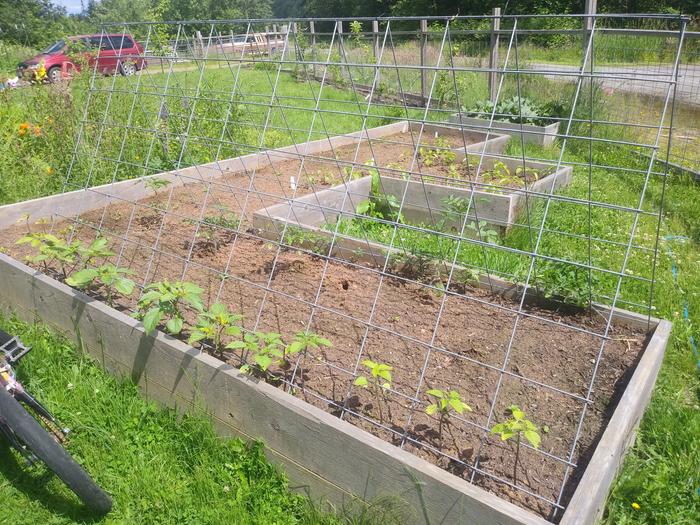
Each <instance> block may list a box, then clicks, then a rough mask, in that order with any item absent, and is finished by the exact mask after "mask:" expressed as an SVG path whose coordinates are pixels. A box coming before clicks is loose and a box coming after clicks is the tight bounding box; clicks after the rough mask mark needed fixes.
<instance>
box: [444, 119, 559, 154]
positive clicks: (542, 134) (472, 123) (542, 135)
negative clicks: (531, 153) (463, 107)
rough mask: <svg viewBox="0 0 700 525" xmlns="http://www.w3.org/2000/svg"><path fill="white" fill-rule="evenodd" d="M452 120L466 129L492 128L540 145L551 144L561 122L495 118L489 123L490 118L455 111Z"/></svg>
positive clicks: (503, 133)
mask: <svg viewBox="0 0 700 525" xmlns="http://www.w3.org/2000/svg"><path fill="white" fill-rule="evenodd" d="M449 120H450V122H451V123H454V124H461V126H462V127H463V128H464V129H476V130H483V131H486V130H488V129H491V132H492V133H498V134H501V135H510V136H511V137H514V138H515V139H516V140H517V141H518V142H520V140H521V137H522V141H523V142H525V143H530V144H539V145H540V146H551V145H552V144H553V143H554V139H556V138H557V133H559V122H553V123H552V124H549V125H547V126H535V125H534V124H516V123H514V122H504V121H501V120H494V121H493V124H492V125H489V123H490V120H489V119H483V118H476V117H468V116H466V115H460V114H459V113H454V114H453V115H450V119H449Z"/></svg>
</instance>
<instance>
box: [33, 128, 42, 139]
mask: <svg viewBox="0 0 700 525" xmlns="http://www.w3.org/2000/svg"><path fill="white" fill-rule="evenodd" d="M39 135H41V126H34V136H36V137H38V136H39Z"/></svg>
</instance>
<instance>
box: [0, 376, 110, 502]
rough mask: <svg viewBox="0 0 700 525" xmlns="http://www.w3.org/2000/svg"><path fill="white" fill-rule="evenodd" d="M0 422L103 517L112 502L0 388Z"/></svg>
mask: <svg viewBox="0 0 700 525" xmlns="http://www.w3.org/2000/svg"><path fill="white" fill-rule="evenodd" d="M0 418H2V419H3V420H4V421H5V424H6V425H7V426H8V427H9V428H11V429H12V431H13V432H14V433H15V435H16V436H17V437H18V438H19V439H20V440H21V441H22V442H23V443H25V444H26V445H27V447H28V448H29V449H30V450H31V451H32V452H33V453H34V455H35V456H36V457H38V458H39V459H41V460H42V461H43V462H44V463H45V464H46V466H47V467H49V468H50V469H51V470H52V471H53V472H54V473H55V474H56V475H57V476H58V477H59V478H61V480H63V482H64V483H65V484H66V485H68V487H69V488H70V489H71V490H72V491H73V492H75V494H76V495H77V496H78V497H79V498H80V499H81V500H82V502H83V503H85V505H86V506H88V507H89V508H90V509H92V510H94V511H96V512H99V513H102V514H106V513H107V512H109V511H110V510H111V509H112V499H111V498H110V497H109V495H108V494H107V493H106V492H105V491H104V490H102V489H101V488H100V487H99V486H98V485H97V484H96V483H95V482H94V481H93V480H92V478H91V477H90V476H89V475H88V473H87V472H85V471H84V470H83V468H82V467H81V466H80V465H78V464H77V463H76V462H75V460H74V459H73V458H72V457H71V456H70V454H68V452H66V450H65V449H64V448H63V447H62V446H61V445H59V444H58V443H57V442H56V440H55V439H54V438H53V437H51V435H50V434H49V433H48V432H47V431H46V430H45V429H44V427H42V426H41V425H40V424H39V422H38V421H37V420H36V419H34V418H33V417H32V416H31V415H30V414H29V413H28V412H27V411H26V410H25V408H24V407H23V406H22V405H21V404H20V403H19V402H18V401H17V400H16V399H15V398H14V397H12V396H11V395H10V393H9V392H8V391H7V390H5V389H4V388H1V387H0Z"/></svg>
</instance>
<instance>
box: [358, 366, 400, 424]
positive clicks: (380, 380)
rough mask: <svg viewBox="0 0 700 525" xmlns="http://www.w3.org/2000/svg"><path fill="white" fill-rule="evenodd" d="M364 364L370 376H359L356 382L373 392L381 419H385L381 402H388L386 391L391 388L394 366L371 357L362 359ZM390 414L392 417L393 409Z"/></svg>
mask: <svg viewBox="0 0 700 525" xmlns="http://www.w3.org/2000/svg"><path fill="white" fill-rule="evenodd" d="M362 365H363V366H364V367H366V368H367V369H368V371H369V378H368V377H367V376H364V375H361V376H358V377H357V378H356V379H355V381H354V384H355V385H356V386H359V387H361V388H366V389H368V390H369V391H370V392H371V393H372V395H373V396H374V398H375V401H376V402H377V409H378V410H379V420H380V421H383V419H384V418H383V416H382V403H381V402H382V401H384V402H386V391H387V390H388V389H390V388H391V383H392V376H391V372H392V370H393V369H394V368H393V367H391V366H389V365H387V364H384V363H377V362H376V361H372V360H371V359H365V360H364V361H362ZM387 407H388V405H387ZM389 416H390V417H391V411H390V412H389Z"/></svg>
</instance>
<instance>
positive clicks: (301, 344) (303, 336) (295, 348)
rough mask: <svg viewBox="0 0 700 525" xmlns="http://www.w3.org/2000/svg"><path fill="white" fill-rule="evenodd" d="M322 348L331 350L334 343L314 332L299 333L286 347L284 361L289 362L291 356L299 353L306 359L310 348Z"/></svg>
mask: <svg viewBox="0 0 700 525" xmlns="http://www.w3.org/2000/svg"><path fill="white" fill-rule="evenodd" d="M322 346H325V347H327V348H330V347H331V346H333V343H331V342H330V341H329V340H328V339H326V338H325V337H321V336H320V335H318V334H315V333H313V332H304V331H301V332H297V333H296V334H295V335H294V339H293V340H292V342H291V343H289V344H288V345H287V346H285V348H284V355H283V356H282V359H284V360H285V361H287V360H288V358H289V356H293V355H295V354H298V353H301V354H302V355H303V356H304V357H306V353H307V352H308V351H309V348H320V347H322Z"/></svg>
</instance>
